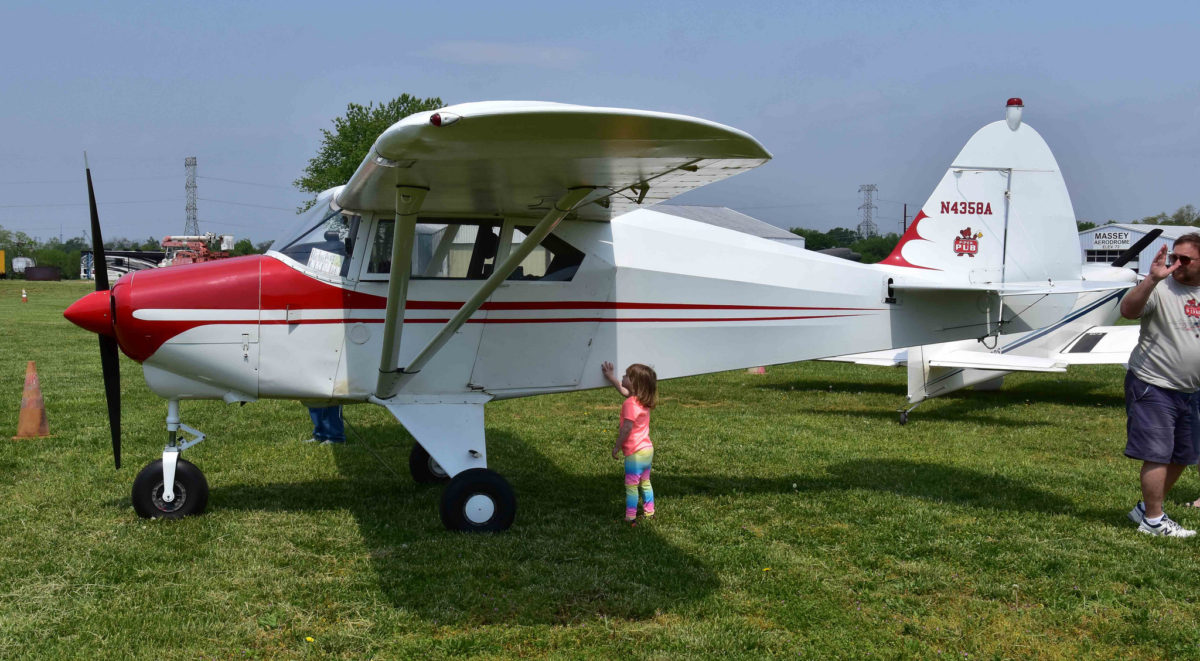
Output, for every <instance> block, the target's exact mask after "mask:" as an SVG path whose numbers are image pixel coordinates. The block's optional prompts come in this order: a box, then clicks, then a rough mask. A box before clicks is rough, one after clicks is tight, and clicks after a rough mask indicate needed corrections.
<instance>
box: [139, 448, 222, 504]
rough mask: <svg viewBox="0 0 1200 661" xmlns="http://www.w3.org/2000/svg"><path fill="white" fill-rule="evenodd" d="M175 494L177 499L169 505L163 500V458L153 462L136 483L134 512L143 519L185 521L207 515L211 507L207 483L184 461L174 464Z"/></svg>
mask: <svg viewBox="0 0 1200 661" xmlns="http://www.w3.org/2000/svg"><path fill="white" fill-rule="evenodd" d="M174 491H175V500H172V501H171V502H169V503H168V502H166V501H165V500H163V498H162V494H163V468H162V459H159V460H158V461H152V462H150V463H149V464H147V465H146V467H145V468H143V469H142V471H141V472H140V473H138V475H137V478H136V479H134V481H133V509H134V511H135V512H137V515H138V516H140V517H142V518H143V519H153V518H156V517H162V518H164V519H182V518H183V517H185V516H191V515H193V514H200V513H202V512H204V508H205V506H207V505H208V480H205V479H204V473H201V472H200V469H199V468H196V465H195V464H193V463H192V462H190V461H187V460H185V459H179V460H178V463H177V464H176V465H175V488H174Z"/></svg>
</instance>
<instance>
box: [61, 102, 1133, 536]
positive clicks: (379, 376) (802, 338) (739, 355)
mask: <svg viewBox="0 0 1200 661" xmlns="http://www.w3.org/2000/svg"><path fill="white" fill-rule="evenodd" d="M770 157H771V156H770V154H769V153H768V152H767V150H766V149H764V148H763V147H762V145H760V144H759V143H758V142H757V141H756V140H755V139H754V138H752V137H750V136H749V135H747V134H746V133H743V132H741V131H738V130H736V129H733V128H730V127H727V126H722V125H720V124H715V123H712V122H708V121H705V120H701V119H696V118H692V117H685V116H680V115H670V114H664V113H657V112H647V111H638V110H623V109H613V108H591V107H581V106H572V105H562V104H554V103H539V102H486V103H468V104H462V105H455V106H449V107H447V108H443V109H441V110H438V111H434V112H423V113H418V114H415V115H412V116H409V117H407V118H405V119H403V120H401V121H400V122H397V123H396V124H395V125H393V126H392V127H390V128H389V129H387V130H386V131H385V132H384V133H383V134H382V135H380V136H379V138H378V139H377V140H376V141H375V144H374V146H373V147H372V149H371V151H370V153H368V154H367V156H366V158H365V159H364V160H363V162H362V164H361V165H360V166H359V168H358V170H357V171H356V172H355V173H354V175H353V176H352V177H351V178H350V181H349V182H347V183H346V184H345V185H344V186H341V187H338V188H335V189H332V190H330V191H327V192H325V193H324V194H322V195H320V196H319V197H318V200H317V205H316V206H315V207H314V208H313V209H312V210H311V212H310V213H309V214H308V215H306V216H304V218H302V219H301V220H300V222H299V224H298V225H297V226H296V227H295V229H294V230H293V231H291V232H288V233H287V234H286V235H284V236H283V237H281V238H280V239H279V240H277V241H276V242H275V243H274V244H273V248H272V250H270V251H269V252H268V253H267V254H266V255H261V256H248V257H241V258H234V259H228V260H222V261H218V262H212V263H207V264H198V265H193V266H182V267H172V268H169V269H161V270H152V271H140V272H137V273H133V274H129V275H127V276H125V277H122V278H121V279H120V280H118V281H117V282H116V284H115V285H114V286H113V287H112V289H111V290H109V289H108V283H107V282H106V281H102V280H100V279H97V281H96V285H97V291H96V292H95V293H92V294H89V295H87V296H85V297H83V298H81V299H80V300H79V301H77V302H76V303H74V304H73V305H72V306H71V307H70V308H68V309H67V311H66V312H65V315H66V317H67V318H68V319H70V320H71V321H73V322H74V323H76V324H78V325H80V326H82V327H84V328H86V329H88V330H92V331H94V332H96V333H99V334H100V336H101V337H100V342H101V356H102V360H103V363H104V372H105V381H106V389H107V395H108V401H109V416H110V423H111V428H112V440H113V451H114V457H115V460H116V462H117V465H118V467H119V466H120V404H119V401H118V397H119V384H118V383H117V378H118V373H117V366H116V362H117V355H116V350H117V347H119V348H120V349H121V351H123V352H124V353H125V354H126V355H127V356H129V357H130V358H133V359H134V360H136V361H138V362H139V363H141V364H142V366H143V370H144V374H145V378H146V382H147V384H148V385H149V387H150V388H151V390H153V391H154V392H155V393H157V394H158V395H160V396H162V397H164V398H165V399H166V400H167V430H168V443H167V446H166V448H165V449H164V451H163V455H162V459H161V460H157V461H154V462H152V463H151V464H149V465H148V466H146V467H145V468H144V469H143V470H142V471H141V473H140V474H139V475H138V477H137V479H136V480H135V481H134V486H133V504H134V508H135V510H136V511H137V513H138V514H139V515H141V516H145V517H152V516H162V517H181V516H185V515H189V514H196V513H199V512H202V511H203V510H204V508H205V505H206V503H207V493H208V487H207V483H206V481H205V479H204V476H203V475H202V474H201V472H200V471H199V470H198V469H197V468H196V467H195V466H194V465H193V464H191V463H189V462H187V461H184V460H182V459H180V458H179V454H180V452H181V451H182V450H183V449H186V448H188V447H190V446H191V445H194V444H195V443H198V442H200V441H201V440H203V439H204V435H203V434H201V433H200V432H198V431H196V430H195V429H192V428H191V427H188V426H187V425H185V424H183V422H182V420H181V417H180V402H181V401H182V400H187V399H221V400H224V401H226V402H229V403H232V402H251V401H254V400H256V399H259V398H276V399H294V400H301V401H305V402H308V403H312V402H328V403H333V402H341V403H372V404H377V405H380V406H384V407H386V408H387V409H388V410H389V411H391V413H392V414H393V415H395V417H396V419H397V420H399V421H400V423H401V424H403V425H404V427H405V428H406V429H407V430H408V431H409V432H410V433H411V434H412V436H413V437H414V438H415V439H416V441H417V444H416V445H415V446H414V448H413V451H412V455H411V461H410V468H411V470H412V474H413V477H414V478H415V479H417V480H419V481H438V480H448V484H447V486H446V488H445V491H444V493H443V495H442V501H441V518H442V522H443V523H444V525H445V526H446V527H447V528H450V529H456V530H503V529H505V528H507V527H509V526H510V525H511V523H512V521H513V517H514V515H515V511H516V501H515V498H514V496H513V492H512V489H511V487H510V486H509V485H508V483H507V482H506V481H505V480H504V478H503V477H501V476H500V475H499V474H497V473H495V472H493V471H491V470H489V469H488V468H487V448H486V442H485V437H484V416H483V409H484V404H485V403H486V402H489V401H491V400H494V399H503V398H509V397H524V396H529V395H537V394H543V393H555V392H564V391H571V390H581V389H586V388H597V387H602V386H604V385H605V382H604V380H603V377H602V375H601V372H600V365H601V363H602V362H604V361H613V362H614V363H616V364H618V365H626V364H629V363H632V362H643V363H648V364H651V365H653V366H654V368H655V369H656V371H657V372H658V375H659V377H660V378H674V377H680V376H685V375H691V374H701V373H706V372H715V371H720V370H728V369H733V368H739V367H748V366H755V365H767V364H776V363H785V362H792V361H797V360H806V359H812V358H821V357H826V356H834V355H840V354H846V353H852V352H862V351H874V350H881V349H887V348H893V347H907V346H914V345H920V344H928V343H933V342H947V341H953V340H960V339H968V338H978V337H982V336H988V335H995V334H997V333H1001V332H1011V331H1017V330H1031V329H1035V328H1040V327H1042V326H1045V325H1047V324H1049V323H1052V322H1053V321H1055V320H1057V319H1059V318H1061V317H1062V316H1063V314H1064V313H1065V312H1066V311H1067V310H1070V309H1071V307H1072V306H1073V305H1074V303H1075V300H1076V297H1077V296H1078V294H1080V293H1081V292H1087V291H1107V290H1113V289H1121V288H1125V287H1128V286H1129V283H1127V282H1093V281H1084V280H1083V279H1082V278H1081V275H1080V266H1079V263H1078V260H1077V259H1075V257H1074V256H1075V255H1077V254H1078V239H1077V235H1076V230H1075V217H1074V214H1073V213H1072V210H1071V208H1070V200H1069V198H1068V196H1067V193H1066V186H1065V184H1064V183H1063V179H1062V176H1061V174H1060V173H1059V171H1058V165H1057V163H1056V162H1055V160H1054V157H1053V155H1052V154H1051V153H1050V150H1049V148H1048V147H1047V146H1046V144H1045V142H1044V141H1043V140H1042V138H1041V137H1040V136H1039V135H1038V134H1037V133H1036V132H1035V131H1034V130H1033V129H1032V128H1030V127H1028V126H1025V125H1023V124H1021V122H1020V119H1019V117H1018V118H1017V121H1016V122H1015V124H1014V123H1013V122H1012V121H1011V119H1010V121H1009V122H1008V123H1005V122H996V123H994V124H990V125H988V126H985V127H984V128H983V129H981V130H980V131H979V132H978V133H976V134H975V136H974V137H972V138H971V139H970V141H969V142H968V143H967V145H966V147H964V149H963V150H962V152H961V153H960V154H959V156H958V157H957V158H956V159H955V160H954V161H953V163H954V164H953V165H952V166H951V168H950V170H949V171H948V172H947V174H946V178H945V179H944V180H943V183H942V185H940V186H939V187H938V189H937V192H936V193H935V195H934V198H933V199H932V200H931V201H930V202H929V203H927V204H926V206H925V208H924V210H923V212H922V213H921V214H920V215H919V220H918V221H916V223H915V224H914V227H913V229H912V231H911V232H910V234H909V235H906V237H905V238H906V243H905V245H904V246H902V247H901V249H900V250H898V251H897V253H896V255H895V257H896V259H894V260H892V262H891V263H889V264H879V265H863V264H855V263H851V262H847V261H845V260H841V259H837V258H834V257H829V256H826V255H821V254H818V253H815V252H811V251H807V250H803V249H800V248H796V247H794V246H786V245H782V244H780V243H777V242H774V241H771V240H768V239H762V238H758V237H753V236H749V235H746V234H741V233H739V232H735V231H732V230H727V229H723V228H719V227H714V226H711V225H707V224H704V223H700V222H696V221H690V220H687V219H684V218H680V217H677V216H672V215H668V214H664V213H659V212H656V211H655V210H653V208H651V207H652V205H653V204H654V203H657V202H661V201H664V200H666V199H669V198H671V197H673V196H675V195H678V194H679V193H682V192H684V191H686V190H690V189H692V188H696V187H698V186H702V185H704V184H707V183H711V182H714V181H718V180H721V179H724V178H726V177H728V176H731V175H734V174H737V173H740V172H744V171H746V170H748V169H750V168H753V167H756V166H758V165H761V164H763V163H765V162H766V161H767V160H769V159H770ZM88 182H89V184H88V185H89V194H91V175H90V171H89V174H88ZM92 199H93V202H94V196H93V197H92ZM92 216H93V232H92V234H93V241H94V243H95V244H96V246H95V249H96V254H97V255H101V254H102V240H101V234H100V228H99V221H98V219H97V217H96V213H95V206H94V203H93V206H92ZM918 224H919V230H918V227H917V225H918ZM968 228H969V229H968ZM918 231H919V234H918ZM968 235H970V236H969V237H968ZM98 259H99V258H98ZM184 291H186V292H187V295H186V296H183V295H181V294H182V292H184ZM180 431H182V432H185V434H184V435H185V436H186V437H188V438H181V436H180V434H179V432H180Z"/></svg>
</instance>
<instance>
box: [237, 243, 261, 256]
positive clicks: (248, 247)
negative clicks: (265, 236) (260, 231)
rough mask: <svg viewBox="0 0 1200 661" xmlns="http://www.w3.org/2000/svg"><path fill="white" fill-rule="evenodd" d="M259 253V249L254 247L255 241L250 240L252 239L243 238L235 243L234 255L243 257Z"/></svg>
mask: <svg viewBox="0 0 1200 661" xmlns="http://www.w3.org/2000/svg"><path fill="white" fill-rule="evenodd" d="M257 253H258V251H257V250H255V249H254V243H253V242H252V241H250V239H242V240H240V241H238V242H237V243H235V244H233V253H232V255H233V256H234V257H241V256H242V255H254V254H257Z"/></svg>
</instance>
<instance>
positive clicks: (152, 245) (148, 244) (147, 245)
mask: <svg viewBox="0 0 1200 661" xmlns="http://www.w3.org/2000/svg"><path fill="white" fill-rule="evenodd" d="M138 250H155V251H158V250H162V241H161V240H159V239H156V238H154V237H152V236H151V237H147V238H146V240H145V241H142V245H140V246H138Z"/></svg>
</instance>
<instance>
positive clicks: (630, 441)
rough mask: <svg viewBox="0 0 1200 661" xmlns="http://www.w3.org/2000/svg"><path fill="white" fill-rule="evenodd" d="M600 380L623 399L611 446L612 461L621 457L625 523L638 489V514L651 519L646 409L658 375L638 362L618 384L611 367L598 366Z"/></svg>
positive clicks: (630, 519) (633, 517) (632, 516)
mask: <svg viewBox="0 0 1200 661" xmlns="http://www.w3.org/2000/svg"><path fill="white" fill-rule="evenodd" d="M600 371H602V372H603V373H604V378H606V379H608V382H609V383H611V384H612V385H613V387H614V388H616V389H617V391H618V392H620V393H621V396H623V397H625V398H626V399H625V403H624V404H622V405H621V427H620V431H618V432H617V444H616V445H615V446H613V451H612V456H613V459H618V458H620V455H621V454H624V455H625V522H626V523H629V524H631V525H632V524H635V523H636V521H637V504H638V489H639V488H640V489H641V491H642V513H643V514H644V515H645V516H646V518H647V519H649V518H653V517H654V491H653V490H652V489H651V488H650V462H651V461H652V460H653V459H654V445H652V444H651V443H650V409H653V408H654V404H655V400H657V399H658V375H656V374H655V373H654V370H653V369H651V368H650V367H647V366H646V365H642V364H641V363H634V364H632V365H630V366H629V368H628V369H626V370H625V376H623V377H621V380H620V381H618V380H617V377H616V376H615V375H614V374H613V364H612V363H610V362H607V361H606V362H605V363H604V364H603V365H601V366H600Z"/></svg>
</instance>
